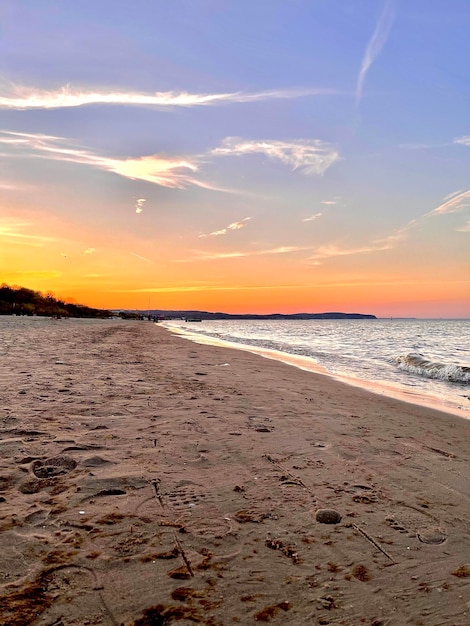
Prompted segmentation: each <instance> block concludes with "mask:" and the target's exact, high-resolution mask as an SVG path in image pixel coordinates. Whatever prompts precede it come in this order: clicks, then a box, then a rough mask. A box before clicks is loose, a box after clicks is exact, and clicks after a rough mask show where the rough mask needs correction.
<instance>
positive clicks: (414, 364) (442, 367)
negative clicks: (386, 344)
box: [393, 353, 470, 384]
mask: <svg viewBox="0 0 470 626" xmlns="http://www.w3.org/2000/svg"><path fill="white" fill-rule="evenodd" d="M393 362H394V363H396V364H397V365H398V367H399V368H400V369H401V370H403V371H406V372H411V373H412V374H417V375H419V376H426V378H435V379H438V380H447V381H449V382H451V383H462V384H469V383H470V367H466V366H464V365H457V364H455V363H453V364H445V363H439V362H438V361H430V360H429V359H426V358H425V357H423V356H422V355H421V354H414V353H410V354H401V355H399V356H396V357H394V358H393Z"/></svg>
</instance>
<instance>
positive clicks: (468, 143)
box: [454, 135, 470, 146]
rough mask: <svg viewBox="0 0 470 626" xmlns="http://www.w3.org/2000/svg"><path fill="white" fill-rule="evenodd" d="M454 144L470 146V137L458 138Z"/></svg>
mask: <svg viewBox="0 0 470 626" xmlns="http://www.w3.org/2000/svg"><path fill="white" fill-rule="evenodd" d="M454 143H457V144H461V145H462V146H470V135H464V136H463V137H456V138H455V139H454Z"/></svg>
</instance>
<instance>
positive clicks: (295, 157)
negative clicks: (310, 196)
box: [211, 137, 340, 176]
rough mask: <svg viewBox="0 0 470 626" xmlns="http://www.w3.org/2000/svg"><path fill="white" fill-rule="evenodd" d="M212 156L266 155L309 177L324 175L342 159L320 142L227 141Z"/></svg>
mask: <svg viewBox="0 0 470 626" xmlns="http://www.w3.org/2000/svg"><path fill="white" fill-rule="evenodd" d="M211 154H212V155H214V156H245V155H252V154H262V155H264V156H266V157H268V158H269V159H272V160H279V161H281V162H282V163H284V164H286V165H289V166H290V167H291V168H292V169H293V170H297V169H298V170H300V171H301V172H302V173H303V174H305V175H307V176H308V175H312V174H324V173H325V172H326V170H327V169H328V168H329V167H331V165H333V163H335V161H337V160H338V159H339V158H340V156H339V153H338V151H337V150H336V149H335V148H334V147H333V146H331V145H330V144H328V143H326V142H324V141H320V140H319V139H296V140H292V141H277V140H274V139H265V140H261V139H259V140H250V139H242V138H241V137H227V138H226V139H224V141H223V143H222V145H221V146H220V147H219V148H215V149H214V150H212V151H211Z"/></svg>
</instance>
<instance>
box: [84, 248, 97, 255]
mask: <svg viewBox="0 0 470 626" xmlns="http://www.w3.org/2000/svg"><path fill="white" fill-rule="evenodd" d="M95 252H96V250H95V248H87V249H86V250H84V251H83V254H95Z"/></svg>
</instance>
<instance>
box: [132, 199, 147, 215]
mask: <svg viewBox="0 0 470 626" xmlns="http://www.w3.org/2000/svg"><path fill="white" fill-rule="evenodd" d="M146 202H147V198H139V199H138V200H137V202H136V203H135V207H134V208H135V212H136V213H142V211H143V210H144V204H145V203H146Z"/></svg>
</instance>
